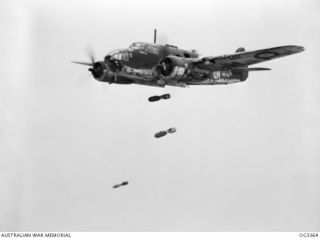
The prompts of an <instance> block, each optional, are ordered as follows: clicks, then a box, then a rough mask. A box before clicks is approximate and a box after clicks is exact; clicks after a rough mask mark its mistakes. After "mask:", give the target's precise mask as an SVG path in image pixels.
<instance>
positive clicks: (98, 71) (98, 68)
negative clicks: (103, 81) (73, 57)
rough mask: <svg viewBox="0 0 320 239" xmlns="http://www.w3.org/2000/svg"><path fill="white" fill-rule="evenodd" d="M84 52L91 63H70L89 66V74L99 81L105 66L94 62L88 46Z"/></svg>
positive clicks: (102, 63) (91, 51)
mask: <svg viewBox="0 0 320 239" xmlns="http://www.w3.org/2000/svg"><path fill="white" fill-rule="evenodd" d="M85 51H86V53H87V56H88V58H89V59H90V61H91V62H80V61H72V63H75V64H80V65H85V66H90V68H89V69H88V71H90V72H91V74H92V75H93V77H94V78H95V79H99V78H100V77H101V76H102V75H103V74H104V70H105V69H106V66H105V64H104V62H99V61H95V57H94V53H93V50H92V48H91V47H90V46H88V47H87V48H86V50H85Z"/></svg>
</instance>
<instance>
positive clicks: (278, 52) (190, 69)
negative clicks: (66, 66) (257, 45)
mask: <svg viewBox="0 0 320 239" xmlns="http://www.w3.org/2000/svg"><path fill="white" fill-rule="evenodd" d="M302 51H304V48H303V47H302V46H295V45H287V46H279V47H273V48H267V49H262V50H255V51H245V49H244V48H243V47H239V48H238V49H237V50H236V51H235V53H233V54H228V55H221V56H206V57H200V56H199V54H198V52H197V51H196V50H184V49H180V48H178V47H176V46H173V45H168V44H166V45H162V44H156V30H155V31H154V43H153V44H152V43H145V42H134V43H132V44H131V45H130V46H129V48H125V49H119V50H114V51H111V52H110V53H108V54H107V55H106V56H105V58H104V60H102V61H95V59H94V57H93V56H92V55H91V56H90V58H91V62H77V61H73V63H77V64H82V65H87V66H89V67H90V68H89V69H88V70H89V71H90V72H91V73H92V76H93V77H94V79H96V80H98V81H101V82H108V83H109V84H140V85H147V86H157V87H165V86H167V85H168V86H178V87H188V86H190V85H221V84H231V83H238V82H243V81H245V80H246V79H247V78H248V73H249V72H251V71H265V70H270V69H269V68H264V67H249V66H251V65H253V64H257V63H261V62H264V61H269V60H273V59H276V58H279V57H284V56H288V55H292V54H295V53H299V52H302ZM160 98H161V97H160Z"/></svg>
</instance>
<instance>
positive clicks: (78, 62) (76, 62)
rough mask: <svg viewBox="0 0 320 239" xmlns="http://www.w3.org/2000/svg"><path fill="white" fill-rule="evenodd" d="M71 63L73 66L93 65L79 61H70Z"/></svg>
mask: <svg viewBox="0 0 320 239" xmlns="http://www.w3.org/2000/svg"><path fill="white" fill-rule="evenodd" d="M71 62H72V63H75V64H80V65H85V66H93V63H88V62H80V61H71Z"/></svg>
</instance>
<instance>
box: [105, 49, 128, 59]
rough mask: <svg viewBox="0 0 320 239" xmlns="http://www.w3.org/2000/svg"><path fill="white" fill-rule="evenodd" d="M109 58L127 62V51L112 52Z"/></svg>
mask: <svg viewBox="0 0 320 239" xmlns="http://www.w3.org/2000/svg"><path fill="white" fill-rule="evenodd" d="M109 56H110V58H111V59H113V60H118V61H129V52H127V51H113V52H110V53H109Z"/></svg>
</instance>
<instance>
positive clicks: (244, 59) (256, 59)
mask: <svg viewBox="0 0 320 239" xmlns="http://www.w3.org/2000/svg"><path fill="white" fill-rule="evenodd" d="M302 51H304V48H303V47H301V46H293V45H292V46H280V47H273V48H267V49H262V50H256V51H244V52H237V53H234V54H230V55H222V56H216V57H204V58H201V59H198V60H196V61H194V62H193V63H194V64H195V65H196V66H197V67H199V68H201V69H207V70H220V69H223V68H237V67H238V68H239V67H241V66H248V65H252V64H257V63H260V62H264V61H269V60H273V59H276V58H279V57H283V56H288V55H291V54H295V53H299V52H302Z"/></svg>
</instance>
